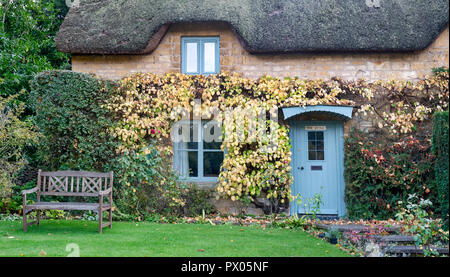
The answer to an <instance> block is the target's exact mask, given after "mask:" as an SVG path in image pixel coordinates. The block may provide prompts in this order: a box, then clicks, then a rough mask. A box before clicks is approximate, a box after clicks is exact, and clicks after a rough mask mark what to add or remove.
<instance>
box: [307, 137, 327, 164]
mask: <svg viewBox="0 0 450 277" xmlns="http://www.w3.org/2000/svg"><path fill="white" fill-rule="evenodd" d="M324 148H325V145H324V139H323V132H322V131H318V132H308V160H324V159H325V152H324Z"/></svg>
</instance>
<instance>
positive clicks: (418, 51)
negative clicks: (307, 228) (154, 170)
mask: <svg viewBox="0 0 450 277" xmlns="http://www.w3.org/2000/svg"><path fill="white" fill-rule="evenodd" d="M448 13H449V3H448V1H447V0H345V1H344V0H315V1H311V0H278V1H275V0H260V1H254V0H227V1H223V0H204V1H199V0H152V1H145V0H108V1H105V0H86V1H80V3H78V4H77V5H74V6H73V7H72V8H71V9H70V11H69V13H68V14H67V16H66V18H65V20H64V23H63V24H62V26H61V29H60V31H59V34H58V36H57V38H56V45H57V47H58V49H59V50H61V51H63V52H67V53H71V54H72V70H73V71H77V72H86V73H95V74H96V75H98V76H100V77H103V78H108V79H120V78H122V77H124V76H127V75H129V74H131V73H136V72H148V73H167V72H181V73H185V74H205V75H208V74H216V73H218V72H221V71H230V72H238V73H240V74H242V75H243V76H245V77H248V78H255V79H256V78H259V77H261V76H263V75H264V74H269V75H271V76H276V77H287V76H289V77H294V76H296V77H299V78H303V79H330V78H331V77H340V78H342V79H344V80H356V79H360V78H365V79H366V80H369V81H372V80H390V79H397V80H411V81H414V80H418V79H420V78H422V77H424V76H425V75H426V74H428V73H430V71H431V69H432V68H434V67H442V66H447V67H448V66H449V27H448V22H449V15H448ZM283 114H284V120H291V121H292V122H291V130H290V133H291V140H292V146H293V147H292V152H293V164H292V168H293V175H294V184H293V190H294V191H300V192H305V193H306V194H308V193H309V194H311V193H312V192H314V190H316V189H317V188H318V187H321V186H325V191H324V192H323V193H324V202H325V205H324V207H323V209H322V213H323V214H329V215H339V216H342V215H344V214H345V203H344V187H345V184H344V179H343V137H344V133H345V132H346V129H348V126H349V122H351V119H352V116H353V113H352V107H344V106H309V107H306V108H300V107H298V108H296V107H292V108H287V109H284V110H283ZM363 124H364V123H363ZM312 146H314V147H313V148H311V147H312ZM198 147H200V146H198ZM200 148H202V149H197V151H196V152H195V153H197V154H198V155H201V157H203V158H202V159H200V158H199V159H197V158H196V159H192V160H191V159H188V158H187V156H186V155H185V156H183V157H178V158H177V157H175V160H177V159H178V160H185V162H182V163H192V162H194V161H195V163H198V164H184V165H182V167H187V168H190V169H191V171H192V170H193V171H194V174H193V175H192V176H190V177H191V178H190V181H192V182H198V183H200V184H214V182H215V180H216V178H217V176H218V174H219V173H218V168H219V167H220V160H221V158H220V157H219V156H220V155H223V153H219V151H216V150H214V149H203V147H200ZM301 149H308V151H303V150H302V151H301ZM205 157H210V158H211V159H212V160H211V161H207V160H205V159H206V158H205ZM217 165H219V167H218V166H217ZM291 211H292V207H291ZM294 212H299V213H301V212H302V211H301V208H300V207H294Z"/></svg>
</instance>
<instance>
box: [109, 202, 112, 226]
mask: <svg viewBox="0 0 450 277" xmlns="http://www.w3.org/2000/svg"><path fill="white" fill-rule="evenodd" d="M109 229H112V207H111V208H110V209H109Z"/></svg>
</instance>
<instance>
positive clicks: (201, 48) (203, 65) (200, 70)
mask: <svg viewBox="0 0 450 277" xmlns="http://www.w3.org/2000/svg"><path fill="white" fill-rule="evenodd" d="M219 42H220V40H219V38H218V37H184V38H181V73H184V74H203V75H209V74H217V73H219V71H220V53H219Z"/></svg>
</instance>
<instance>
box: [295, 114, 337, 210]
mask: <svg viewBox="0 0 450 277" xmlns="http://www.w3.org/2000/svg"><path fill="white" fill-rule="evenodd" d="M290 125H291V128H290V137H291V142H292V154H293V155H292V156H293V158H292V164H291V165H292V170H293V176H294V183H293V185H292V195H293V196H297V197H298V198H297V199H302V203H300V204H299V203H298V202H297V201H296V200H294V201H293V202H291V214H308V213H311V208H312V207H311V204H310V203H311V199H313V198H314V197H315V195H321V199H322V204H321V205H320V213H321V214H327V215H339V216H342V215H344V213H345V206H344V180H343V162H344V159H343V147H344V146H343V123H342V122H340V121H293V122H291V124H290ZM305 205H306V207H305Z"/></svg>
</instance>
